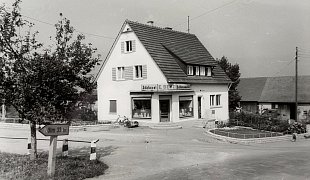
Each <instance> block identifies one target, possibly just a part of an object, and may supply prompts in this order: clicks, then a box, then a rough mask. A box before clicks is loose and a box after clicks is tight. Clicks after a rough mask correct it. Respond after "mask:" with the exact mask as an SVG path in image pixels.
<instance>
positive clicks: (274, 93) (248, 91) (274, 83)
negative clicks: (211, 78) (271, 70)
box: [238, 76, 310, 103]
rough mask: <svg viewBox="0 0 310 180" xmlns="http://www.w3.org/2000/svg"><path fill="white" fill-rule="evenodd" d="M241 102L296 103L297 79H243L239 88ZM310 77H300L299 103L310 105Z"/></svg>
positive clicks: (284, 77) (286, 77) (288, 77)
mask: <svg viewBox="0 0 310 180" xmlns="http://www.w3.org/2000/svg"><path fill="white" fill-rule="evenodd" d="M238 90H239V94H240V95H241V96H242V97H241V101H257V102H286V103H293V102H295V77H293V76H283V77H263V78H242V79H240V84H239V86H238ZM309 90H310V76H299V77H298V102H300V103H310V91H309Z"/></svg>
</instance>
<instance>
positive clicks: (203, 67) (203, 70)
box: [199, 66, 206, 76]
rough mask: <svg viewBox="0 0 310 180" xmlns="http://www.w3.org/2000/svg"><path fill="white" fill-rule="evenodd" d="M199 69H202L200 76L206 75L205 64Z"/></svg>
mask: <svg viewBox="0 0 310 180" xmlns="http://www.w3.org/2000/svg"><path fill="white" fill-rule="evenodd" d="M199 71H200V76H206V67H205V66H200V67H199ZM202 72H203V73H202Z"/></svg>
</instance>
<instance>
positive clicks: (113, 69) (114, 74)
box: [112, 68, 116, 81]
mask: <svg viewBox="0 0 310 180" xmlns="http://www.w3.org/2000/svg"><path fill="white" fill-rule="evenodd" d="M112 81H116V68H112Z"/></svg>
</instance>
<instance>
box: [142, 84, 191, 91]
mask: <svg viewBox="0 0 310 180" xmlns="http://www.w3.org/2000/svg"><path fill="white" fill-rule="evenodd" d="M141 90H142V91H178V90H190V84H143V85H141Z"/></svg>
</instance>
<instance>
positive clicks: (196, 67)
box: [194, 66, 200, 76]
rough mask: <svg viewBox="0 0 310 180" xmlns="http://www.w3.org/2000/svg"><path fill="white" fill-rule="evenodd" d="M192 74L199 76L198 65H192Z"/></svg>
mask: <svg viewBox="0 0 310 180" xmlns="http://www.w3.org/2000/svg"><path fill="white" fill-rule="evenodd" d="M194 75H196V76H199V75H200V73H199V66H194Z"/></svg>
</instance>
